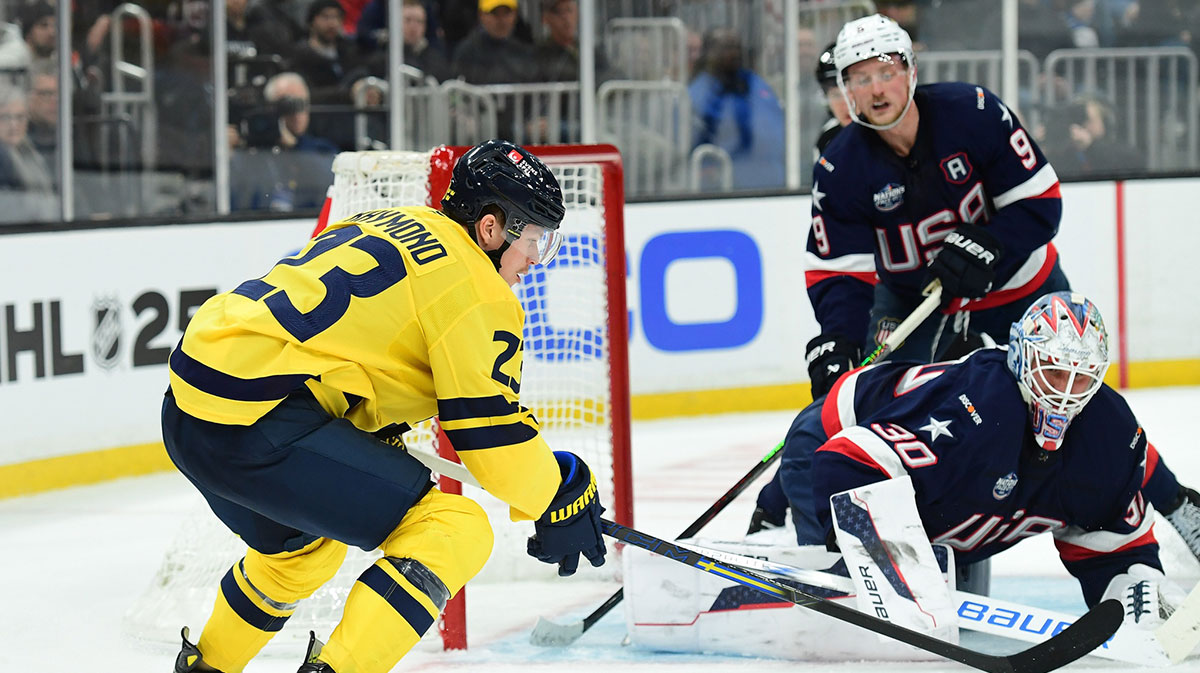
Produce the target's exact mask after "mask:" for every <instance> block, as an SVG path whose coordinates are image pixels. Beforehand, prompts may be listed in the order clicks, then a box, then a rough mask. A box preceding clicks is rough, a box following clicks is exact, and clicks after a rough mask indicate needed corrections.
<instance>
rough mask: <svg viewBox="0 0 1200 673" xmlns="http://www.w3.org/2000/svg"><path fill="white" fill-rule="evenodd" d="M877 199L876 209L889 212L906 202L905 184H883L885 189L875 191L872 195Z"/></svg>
mask: <svg viewBox="0 0 1200 673" xmlns="http://www.w3.org/2000/svg"><path fill="white" fill-rule="evenodd" d="M872 198H874V199H875V209H876V210H879V211H880V212H884V213H886V212H888V211H892V210H895V209H897V208H899V207H900V204H901V203H904V185H898V184H896V183H894V182H889V183H887V184H886V185H884V186H883V189H880V190H879V191H877V192H875V194H874V196H873V197H872Z"/></svg>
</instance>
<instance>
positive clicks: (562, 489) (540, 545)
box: [528, 451, 606, 577]
mask: <svg viewBox="0 0 1200 673" xmlns="http://www.w3.org/2000/svg"><path fill="white" fill-rule="evenodd" d="M554 458H555V460H557V461H558V469H559V472H560V473H561V474H562V486H559V487H558V494H557V495H555V496H554V500H552V501H551V502H550V506H549V507H547V508H546V513H545V514H542V518H540V519H538V520H537V521H534V522H533V530H534V533H533V537H531V538H529V546H528V552H529V555H530V556H532V557H534V558H535V559H537V560H539V561H541V562H543V563H557V564H558V574H559V576H560V577H567V576H568V575H574V574H575V569H576V568H578V567H579V554H580V553H582V554H583V555H584V556H586V557H587V560H588V561H589V562H590V563H591V564H592V565H593V566H597V567H598V566H602V565H604V554H605V552H606V549H605V546H604V537H603V533H602V531H601V528H600V515H601V514H603V513H604V507H602V506H601V505H600V496H599V495H598V494H597V493H596V479H595V477H593V476H592V472H591V470H589V469H588V466H587V464H585V463H584V462H583V460H582V459H580V458H579V456H576V455H575V454H573V453H569V452H567V451H555V452H554Z"/></svg>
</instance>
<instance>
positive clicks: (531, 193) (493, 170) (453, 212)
mask: <svg viewBox="0 0 1200 673" xmlns="http://www.w3.org/2000/svg"><path fill="white" fill-rule="evenodd" d="M488 206H496V207H498V208H500V210H502V211H503V212H504V239H505V240H504V243H503V244H501V246H500V248H499V249H497V250H489V251H486V253H487V256H488V257H489V258H490V259H491V260H492V263H493V264H495V265H496V269H497V270H499V269H500V258H501V257H502V256H503V255H504V251H505V250H507V249H508V248H509V247H510V246H512V245H514V244H517V245H521V246H524V247H526V248H528V249H529V250H530V251H531V253H532V254H531V256H532V257H535V258H536V259H537V260H538V263H539V264H549V263H550V261H551V260H552V259H554V256H555V254H557V253H558V249H559V247H560V246H561V245H562V233H561V232H559V230H558V227H559V225H560V224H561V223H562V219H563V216H564V215H565V214H566V210H565V208H564V207H563V196H562V189H561V188H560V187H559V186H558V179H557V178H555V177H554V174H553V173H551V172H550V169H549V168H547V167H546V164H544V163H542V160H541V159H538V158H537V157H536V156H534V155H533V154H531V153H529V152H528V151H526V150H525V149H524V148H522V147H519V146H517V145H514V144H513V143H510V142H508V141H506V140H489V141H487V142H485V143H482V144H480V145H476V146H475V147H473V148H471V150H470V151H468V152H467V153H466V154H464V155H463V156H462V157H461V158H459V160H458V162H457V163H455V164H454V170H453V171H452V172H451V174H450V186H449V187H448V188H447V189H446V195H445V196H443V197H442V212H444V213H446V215H447V216H448V217H449V218H450V219H452V220H454V221H455V222H458V223H459V224H461V225H463V226H464V227H466V228H467V230H468V231H469V232H470V233H471V237H472V238H475V237H476V233H475V223H476V222H478V221H479V218H480V217H482V216H483V214H484V208H486V207H488Z"/></svg>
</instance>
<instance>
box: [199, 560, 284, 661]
mask: <svg viewBox="0 0 1200 673" xmlns="http://www.w3.org/2000/svg"><path fill="white" fill-rule="evenodd" d="M244 568H245V563H244V561H238V563H237V565H235V566H233V567H232V568H230V569H229V572H227V573H225V577H223V578H222V579H221V590H220V592H218V593H217V600H216V603H215V604H214V605H213V613H212V616H211V617H209V618H208V623H207V624H205V626H204V632H203V633H202V634H201V635H200V641H199V642H197V643H196V646H197V647H198V648H200V652H201V653H202V654H203V656H204V663H206V664H208V665H209V666H212V667H214V668H216V669H218V670H221V671H224V673H238V672H239V671H241V670H242V669H243V668H245V667H246V664H247V663H248V662H249V661H250V660H251V659H252V658H253V657H254V655H256V654H258V651H259V650H261V649H262V648H263V645H266V644H267V641H269V640H271V637H272V636H274V635H275V634H276V633H278V632H279V630H280V629H282V628H283V625H284V624H285V623H286V622H287V619H288V617H291V616H292V613H293V612H295V611H296V604H295V603H278V602H276V601H273V600H271V599H269V598H267V597H266V596H263V595H261V593H260V592H258V591H257V590H256V589H255V588H254V587H253V586H252V585H251V584H250V583H249V581H248V580H247V579H246V575H245V572H244Z"/></svg>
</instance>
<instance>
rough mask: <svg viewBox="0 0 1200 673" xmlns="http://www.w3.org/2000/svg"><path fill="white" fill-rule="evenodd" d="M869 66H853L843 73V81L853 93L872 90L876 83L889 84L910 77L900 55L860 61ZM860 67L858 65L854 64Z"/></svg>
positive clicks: (882, 55)
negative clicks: (898, 78) (897, 79)
mask: <svg viewBox="0 0 1200 673" xmlns="http://www.w3.org/2000/svg"><path fill="white" fill-rule="evenodd" d="M859 63H867V64H869V65H866V66H860V67H858V68H855V67H854V66H853V65H852V66H850V67H848V68H846V71H845V72H843V73H842V81H844V82H845V84H846V88H847V89H849V90H851V91H860V90H864V89H870V88H872V87H873V86H874V84H875V82H879V83H880V84H887V83H888V82H891V81H892V80H894V79H896V78H897V77H905V76H907V75H908V65H907V63H905V61H904V59H903V58H902V57H901V56H900V54H880V55H878V56H876V57H874V58H870V59H867V60H866V61H860V62H859ZM854 65H858V63H856V64H854ZM852 70H853V72H851V71H852Z"/></svg>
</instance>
